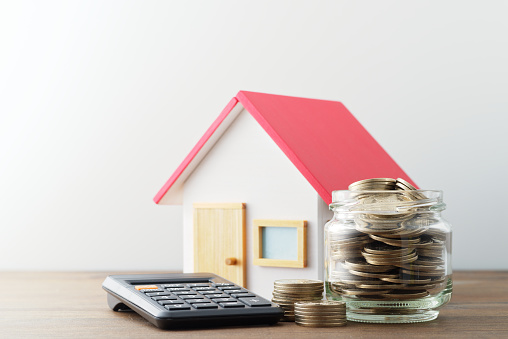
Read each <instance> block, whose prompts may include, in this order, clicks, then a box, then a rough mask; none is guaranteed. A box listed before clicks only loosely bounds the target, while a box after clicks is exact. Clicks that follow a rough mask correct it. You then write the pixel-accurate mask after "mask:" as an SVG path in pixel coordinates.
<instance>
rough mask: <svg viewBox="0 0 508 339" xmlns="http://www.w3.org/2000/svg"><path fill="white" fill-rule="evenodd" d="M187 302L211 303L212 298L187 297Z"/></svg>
mask: <svg viewBox="0 0 508 339" xmlns="http://www.w3.org/2000/svg"><path fill="white" fill-rule="evenodd" d="M185 301H186V302H188V303H189V304H196V303H209V302H210V300H208V299H186V300H185Z"/></svg>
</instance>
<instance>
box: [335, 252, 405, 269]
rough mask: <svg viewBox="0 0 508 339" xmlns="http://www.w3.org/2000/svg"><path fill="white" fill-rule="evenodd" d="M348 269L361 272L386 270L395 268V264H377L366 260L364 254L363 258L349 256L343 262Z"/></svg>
mask: <svg viewBox="0 0 508 339" xmlns="http://www.w3.org/2000/svg"><path fill="white" fill-rule="evenodd" d="M343 265H344V266H345V267H346V268H347V269H352V270H356V271H360V272H386V271H390V270H392V269H394V268H395V266H375V265H371V264H369V263H368V262H367V261H365V258H363V256H362V257H361V258H348V259H346V260H345V261H344V264H343Z"/></svg>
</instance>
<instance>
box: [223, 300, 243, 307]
mask: <svg viewBox="0 0 508 339" xmlns="http://www.w3.org/2000/svg"><path fill="white" fill-rule="evenodd" d="M219 305H220V306H222V307H224V308H234V307H245V305H244V304H242V303H241V302H239V301H234V302H226V303H220V304H219Z"/></svg>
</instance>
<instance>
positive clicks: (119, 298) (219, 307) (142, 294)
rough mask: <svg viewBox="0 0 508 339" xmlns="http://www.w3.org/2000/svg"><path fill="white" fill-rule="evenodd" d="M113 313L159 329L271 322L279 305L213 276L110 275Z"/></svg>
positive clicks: (105, 286)
mask: <svg viewBox="0 0 508 339" xmlns="http://www.w3.org/2000/svg"><path fill="white" fill-rule="evenodd" d="M102 288H103V289H104V290H106V292H107V293H108V295H107V297H108V304H109V307H110V308H111V309H112V310H113V311H126V310H129V309H130V310H133V311H135V312H137V313H138V314H139V315H141V316H142V317H143V318H145V319H146V320H148V321H149V322H151V323H152V324H154V325H155V326H157V327H159V328H162V329H176V328H199V327H212V326H227V325H238V326H243V325H255V324H275V323H277V322H278V321H279V319H280V318H281V317H282V316H283V314H284V312H283V310H282V308H280V307H279V306H277V305H275V304H272V303H271V302H270V301H268V300H266V299H264V298H262V297H260V296H258V295H256V294H254V293H252V292H250V291H249V290H247V289H245V288H243V287H241V286H238V285H235V284H233V283H232V282H230V281H228V280H226V279H224V278H221V277H219V276H217V275H215V274H211V273H181V274H135V275H110V276H108V277H107V278H106V280H104V282H103V283H102Z"/></svg>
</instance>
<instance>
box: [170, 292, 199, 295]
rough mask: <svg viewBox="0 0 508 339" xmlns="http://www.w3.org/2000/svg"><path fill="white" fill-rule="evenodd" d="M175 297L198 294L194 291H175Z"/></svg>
mask: <svg viewBox="0 0 508 339" xmlns="http://www.w3.org/2000/svg"><path fill="white" fill-rule="evenodd" d="M173 293H174V294H175V295H189V294H197V293H196V292H194V291H175V292H173Z"/></svg>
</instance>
